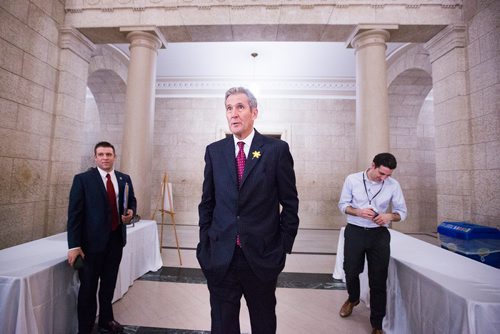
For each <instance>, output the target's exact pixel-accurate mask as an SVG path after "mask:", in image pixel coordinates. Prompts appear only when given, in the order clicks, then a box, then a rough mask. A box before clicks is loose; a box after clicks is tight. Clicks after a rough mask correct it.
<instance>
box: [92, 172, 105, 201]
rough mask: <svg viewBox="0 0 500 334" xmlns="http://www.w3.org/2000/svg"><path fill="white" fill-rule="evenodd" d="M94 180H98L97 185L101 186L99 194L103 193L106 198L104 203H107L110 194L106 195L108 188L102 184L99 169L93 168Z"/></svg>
mask: <svg viewBox="0 0 500 334" xmlns="http://www.w3.org/2000/svg"><path fill="white" fill-rule="evenodd" d="M92 171H93V174H94V178H95V179H96V181H95V182H96V183H97V184H98V185H99V192H100V193H101V195H102V197H103V198H104V201H106V202H107V198H108V194H107V193H106V186H105V185H104V183H103V182H102V178H101V174H99V171H98V170H97V168H95V167H94V168H92Z"/></svg>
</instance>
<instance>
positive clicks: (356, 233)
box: [344, 224, 391, 329]
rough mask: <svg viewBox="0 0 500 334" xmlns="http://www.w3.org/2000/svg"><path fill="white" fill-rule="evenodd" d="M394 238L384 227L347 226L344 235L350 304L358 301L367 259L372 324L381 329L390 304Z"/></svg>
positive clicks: (345, 267) (345, 265) (345, 268)
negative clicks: (389, 289) (390, 273)
mask: <svg viewBox="0 0 500 334" xmlns="http://www.w3.org/2000/svg"><path fill="white" fill-rule="evenodd" d="M390 242H391V234H390V233H389V231H388V230H387V228H385V227H377V228H371V229H366V228H363V227H358V226H356V225H352V224H347V227H346V228H345V231H344V271H345V276H346V285H347V292H348V293H349V301H351V302H355V301H358V300H359V294H360V292H359V289H360V288H359V274H361V273H362V272H363V269H364V265H365V255H366V260H367V261H368V282H369V285H370V323H371V325H372V327H373V328H378V329H382V320H383V319H384V317H385V309H386V303H387V285H386V284H387V271H388V267H389V257H390V255H391V249H390Z"/></svg>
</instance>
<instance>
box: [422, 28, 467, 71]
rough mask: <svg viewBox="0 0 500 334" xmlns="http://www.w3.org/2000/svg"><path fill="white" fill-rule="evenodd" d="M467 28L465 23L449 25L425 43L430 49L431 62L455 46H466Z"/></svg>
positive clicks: (425, 46)
mask: <svg viewBox="0 0 500 334" xmlns="http://www.w3.org/2000/svg"><path fill="white" fill-rule="evenodd" d="M466 29H467V28H466V26H465V25H449V26H447V27H446V28H444V29H443V30H441V31H440V32H439V33H438V34H437V35H436V36H434V37H433V38H432V39H431V40H430V41H428V42H427V43H425V45H424V48H425V49H426V50H427V51H429V57H430V60H431V63H433V62H434V61H436V60H438V59H439V58H441V57H442V56H444V55H445V54H447V53H448V52H450V51H451V50H453V49H455V48H464V47H465V46H466Z"/></svg>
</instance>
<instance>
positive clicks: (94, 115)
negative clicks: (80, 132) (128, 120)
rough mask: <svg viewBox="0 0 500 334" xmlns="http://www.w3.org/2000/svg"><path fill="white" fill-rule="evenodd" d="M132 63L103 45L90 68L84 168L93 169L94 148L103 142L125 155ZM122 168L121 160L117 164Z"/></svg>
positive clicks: (93, 57) (86, 108) (98, 48)
mask: <svg viewBox="0 0 500 334" xmlns="http://www.w3.org/2000/svg"><path fill="white" fill-rule="evenodd" d="M127 68H128V59H127V58H126V56H125V55H123V54H122V53H121V52H120V51H118V50H117V49H115V48H114V47H111V46H108V45H99V46H98V47H97V49H96V51H95V52H94V54H93V56H92V58H91V60H90V64H89V77H88V81H87V87H88V92H89V93H91V94H87V98H86V105H85V124H84V143H85V151H84V156H83V157H82V168H86V167H90V166H93V165H94V163H93V159H92V156H93V152H92V151H93V147H94V144H95V143H96V142H98V141H101V140H106V141H109V142H111V143H112V144H113V145H114V146H115V149H116V151H117V153H119V152H121V144H122V138H123V128H124V117H125V96H126V89H127V85H126V82H127ZM116 167H117V168H119V160H117V162H116Z"/></svg>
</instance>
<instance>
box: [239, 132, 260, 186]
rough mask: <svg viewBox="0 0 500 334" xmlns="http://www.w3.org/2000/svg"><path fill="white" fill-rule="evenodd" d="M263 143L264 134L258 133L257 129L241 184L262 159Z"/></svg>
mask: <svg viewBox="0 0 500 334" xmlns="http://www.w3.org/2000/svg"><path fill="white" fill-rule="evenodd" d="M263 145H264V136H263V135H261V134H260V133H258V132H257V130H255V136H254V137H253V140H252V145H251V146H250V151H248V157H247V160H246V162H245V171H244V172H243V179H242V180H241V186H243V184H245V180H246V179H247V177H248V175H250V173H251V172H252V169H254V167H255V166H256V165H257V164H258V163H259V161H260V159H259V158H260V157H261V156H262V154H263V152H262V146H263ZM259 153H260V155H259ZM254 154H255V156H254ZM240 188H241V187H240Z"/></svg>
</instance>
